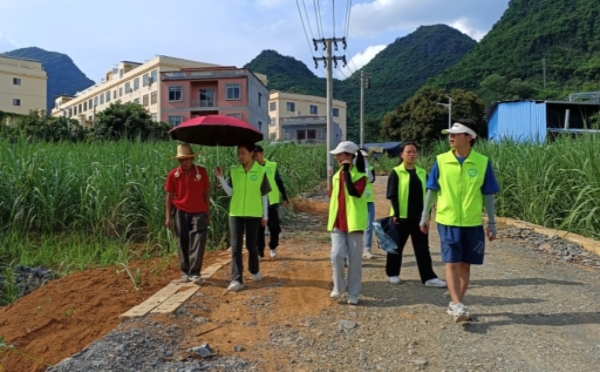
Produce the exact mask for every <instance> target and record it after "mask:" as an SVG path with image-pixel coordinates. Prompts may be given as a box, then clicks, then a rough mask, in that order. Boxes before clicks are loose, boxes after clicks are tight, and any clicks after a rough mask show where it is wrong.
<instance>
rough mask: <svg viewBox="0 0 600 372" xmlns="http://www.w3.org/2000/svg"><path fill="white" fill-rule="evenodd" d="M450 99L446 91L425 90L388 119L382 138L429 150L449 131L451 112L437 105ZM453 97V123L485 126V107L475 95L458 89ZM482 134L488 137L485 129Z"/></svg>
mask: <svg viewBox="0 0 600 372" xmlns="http://www.w3.org/2000/svg"><path fill="white" fill-rule="evenodd" d="M446 95H448V94H447V93H446V92H445V91H444V90H443V89H434V88H432V87H429V86H425V87H423V88H421V89H420V90H419V91H418V92H417V93H415V95H414V96H412V97H411V98H410V99H409V100H408V101H406V103H404V104H403V105H401V106H398V107H397V108H396V110H395V111H392V112H389V113H388V114H386V115H385V117H384V119H383V129H382V132H381V133H382V135H383V136H384V138H389V139H391V140H397V141H403V140H404V141H406V140H411V141H415V142H417V143H419V144H421V146H423V147H427V146H429V145H430V144H432V143H433V142H435V141H436V140H438V139H440V138H441V137H442V134H441V131H442V129H445V128H447V127H448V109H447V108H445V107H443V106H440V105H438V104H437V103H440V102H445V101H447V100H448V99H447V98H446ZM449 96H450V97H452V121H454V120H458V119H459V118H470V119H473V120H475V122H477V123H482V122H483V111H484V109H485V106H484V104H483V101H482V100H481V99H479V98H478V97H477V96H476V95H475V93H473V92H468V91H464V90H462V89H455V90H453V91H452V92H450V94H449ZM478 134H479V135H481V136H483V137H485V136H486V135H487V128H486V127H485V126H483V125H481V126H480V130H479V133H478Z"/></svg>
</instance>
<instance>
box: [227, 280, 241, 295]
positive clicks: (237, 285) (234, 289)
mask: <svg viewBox="0 0 600 372" xmlns="http://www.w3.org/2000/svg"><path fill="white" fill-rule="evenodd" d="M244 287H245V285H244V283H240V282H238V281H235V280H234V281H233V282H231V284H229V287H227V290H228V291H232V292H237V291H239V290H240V289H243V288H244Z"/></svg>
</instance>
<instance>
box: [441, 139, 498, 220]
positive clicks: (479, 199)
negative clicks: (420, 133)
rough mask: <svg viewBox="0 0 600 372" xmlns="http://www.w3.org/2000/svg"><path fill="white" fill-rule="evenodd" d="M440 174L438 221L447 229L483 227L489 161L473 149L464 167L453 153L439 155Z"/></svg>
mask: <svg viewBox="0 0 600 372" xmlns="http://www.w3.org/2000/svg"><path fill="white" fill-rule="evenodd" d="M437 165H438V169H439V171H440V174H439V179H438V183H439V185H440V190H439V191H438V194H437V210H436V217H435V221H436V222H437V223H440V224H442V225H446V226H457V227H474V226H481V225H483V218H482V212H483V194H482V193H481V187H482V186H483V181H484V179H485V171H486V169H487V166H488V158H487V157H486V156H484V155H481V154H479V153H477V152H475V151H473V150H471V153H470V154H469V157H467V158H466V159H465V161H464V162H463V164H462V165H461V164H460V163H459V162H458V159H456V156H455V155H454V152H453V151H449V152H446V153H444V154H441V155H438V156H437Z"/></svg>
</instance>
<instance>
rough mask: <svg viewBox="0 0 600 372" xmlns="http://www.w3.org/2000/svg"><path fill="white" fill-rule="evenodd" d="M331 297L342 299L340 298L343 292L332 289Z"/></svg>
mask: <svg viewBox="0 0 600 372" xmlns="http://www.w3.org/2000/svg"><path fill="white" fill-rule="evenodd" d="M329 297H331V298H335V299H340V298H342V294H341V293H340V292H338V291H336V290H335V289H334V290H333V291H331V294H330V295H329Z"/></svg>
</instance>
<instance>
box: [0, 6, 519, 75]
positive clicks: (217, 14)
mask: <svg viewBox="0 0 600 372" xmlns="http://www.w3.org/2000/svg"><path fill="white" fill-rule="evenodd" d="M348 1H350V0H337V1H335V0H297V1H296V0H178V1H172V0H171V1H167V0H120V1H117V0H103V1H81V0H78V1H75V0H0V53H2V52H6V51H10V50H13V49H17V48H25V47H31V46H36V47H39V48H42V49H45V50H48V51H55V52H60V53H64V54H67V55H69V56H70V57H71V58H72V59H73V61H74V62H75V64H76V65H77V66H78V67H79V68H80V69H81V70H82V71H83V72H84V73H85V74H86V75H87V76H88V77H89V78H90V79H92V80H94V81H96V82H99V81H100V79H101V78H103V77H104V74H105V73H106V71H108V70H109V69H112V67H113V66H115V65H116V64H117V63H118V62H119V61H124V60H126V61H135V62H142V63H143V62H144V61H147V60H150V59H152V58H154V56H155V55H159V54H161V55H167V56H173V57H178V58H185V59H191V60H196V61H203V62H210V63H216V64H222V65H227V66H232V65H235V66H238V67H241V66H243V65H244V64H246V63H248V62H250V61H251V60H252V59H253V58H254V57H256V56H257V55H258V54H259V53H260V52H261V51H262V50H264V49H273V50H276V51H278V52H279V53H281V54H283V55H289V56H292V57H294V58H296V59H298V60H301V61H302V62H304V63H305V64H306V65H307V66H308V67H309V68H310V69H311V70H312V71H313V72H315V74H317V75H319V76H323V75H324V70H323V68H319V69H318V70H315V64H314V62H313V60H312V57H313V55H315V56H317V54H316V53H317V52H315V51H314V47H313V46H312V41H308V40H307V37H306V36H305V31H304V30H306V34H307V35H308V38H309V39H312V37H313V36H314V37H315V38H320V37H321V35H322V36H323V37H333V36H334V35H335V36H336V37H342V36H344V35H347V41H348V49H347V50H346V51H345V52H346V55H347V57H348V59H351V61H349V64H348V66H347V67H346V68H342V67H341V66H340V68H339V69H338V70H335V71H334V74H335V76H336V77H338V78H341V79H343V78H344V77H345V76H349V74H351V73H353V72H354V71H355V70H356V69H357V68H361V67H362V66H364V65H365V64H366V63H368V62H369V61H370V60H371V59H372V58H373V57H374V56H375V55H376V54H377V53H379V52H380V51H381V50H383V49H384V48H385V46H386V45H388V44H390V43H392V42H393V41H394V40H395V39H396V38H398V37H403V36H406V35H408V34H409V33H411V32H413V31H415V30H416V29H417V28H418V27H419V26H421V25H434V24H440V23H443V24H447V25H449V26H452V27H454V28H456V29H458V30H460V31H461V32H463V33H465V34H467V35H469V36H471V37H472V38H474V39H475V40H478V41H479V40H481V38H482V37H484V36H485V34H486V33H487V32H488V31H489V30H490V29H491V28H492V26H493V25H494V23H495V22H497V21H498V20H499V19H500V17H501V16H502V14H503V13H504V11H505V10H506V8H507V7H508V2H509V0H418V1H415V0H354V1H350V5H351V10H350V22H349V24H348V25H346V19H347V14H348V12H347V8H348V4H349V2H348ZM482 4H485V5H482ZM315 9H318V11H315ZM319 13H320V16H319ZM301 15H302V18H301ZM301 19H302V21H303V22H304V27H303V24H302V21H301ZM309 44H310V45H309ZM318 53H319V54H320V53H321V51H319V52H318ZM337 54H344V51H343V49H342V48H341V45H340V49H339V50H338V52H337Z"/></svg>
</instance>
